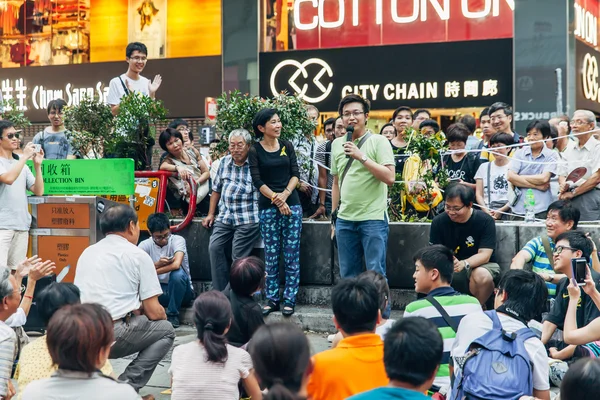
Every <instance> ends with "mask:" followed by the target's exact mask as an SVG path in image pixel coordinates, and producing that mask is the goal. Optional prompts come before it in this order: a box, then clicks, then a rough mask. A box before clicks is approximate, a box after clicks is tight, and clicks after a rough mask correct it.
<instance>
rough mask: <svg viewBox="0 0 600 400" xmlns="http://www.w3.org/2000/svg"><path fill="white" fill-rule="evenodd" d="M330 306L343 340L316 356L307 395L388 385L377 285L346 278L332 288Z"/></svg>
mask: <svg viewBox="0 0 600 400" xmlns="http://www.w3.org/2000/svg"><path fill="white" fill-rule="evenodd" d="M331 306H332V308H333V316H334V317H333V322H334V324H335V326H336V328H337V329H338V330H339V331H340V332H341V333H342V335H343V336H344V339H342V341H341V342H340V343H339V344H338V346H337V347H336V348H334V349H330V350H327V351H324V352H322V353H319V354H316V355H315V356H314V357H313V372H312V374H311V375H310V378H309V381H308V387H307V392H308V398H310V399H312V400H342V399H346V398H348V397H349V396H352V395H355V394H358V393H362V392H365V391H367V390H371V389H375V388H378V387H381V386H385V385H387V384H388V378H387V376H386V373H385V368H384V366H383V342H382V341H381V338H380V337H379V335H377V334H376V333H375V327H376V326H377V323H378V322H379V321H380V320H381V312H380V311H379V294H378V293H377V288H376V287H375V284H374V283H373V282H370V281H368V280H364V279H362V280H361V279H358V278H348V279H344V280H342V281H340V282H339V283H338V284H337V285H336V286H335V287H334V288H333V291H332V293H331ZM432 372H433V371H432Z"/></svg>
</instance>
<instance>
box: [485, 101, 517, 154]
mask: <svg viewBox="0 0 600 400" xmlns="http://www.w3.org/2000/svg"><path fill="white" fill-rule="evenodd" d="M489 115H490V121H491V123H492V127H493V128H494V129H495V130H496V133H508V134H509V135H510V136H512V137H513V139H514V141H515V144H516V143H523V138H522V137H521V136H519V134H518V133H517V132H514V131H513V130H512V120H513V111H512V108H511V107H510V106H509V105H508V104H506V103H502V102H500V101H499V102H497V103H494V104H492V105H491V106H490V109H489Z"/></svg>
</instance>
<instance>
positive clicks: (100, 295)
mask: <svg viewBox="0 0 600 400" xmlns="http://www.w3.org/2000/svg"><path fill="white" fill-rule="evenodd" d="M100 230H101V231H102V233H103V234H104V235H106V237H105V238H104V239H102V240H101V241H99V242H98V243H96V244H94V245H92V246H90V247H88V248H87V249H85V251H84V252H83V253H82V254H81V256H80V257H79V261H78V262H77V270H76V272H75V285H77V286H78V287H79V289H80V290H81V302H82V303H98V304H101V305H103V306H104V307H105V308H106V309H107V310H108V312H109V313H110V315H111V316H112V318H113V321H114V323H115V327H114V330H115V340H116V342H115V344H114V345H113V347H112V349H111V352H110V358H121V357H125V356H128V355H131V354H134V353H138V352H139V354H138V355H137V357H136V358H135V359H134V360H133V361H132V362H131V363H130V364H129V365H128V366H127V368H126V369H125V371H124V372H123V373H122V374H121V376H119V379H120V380H122V381H126V382H128V383H129V384H130V385H131V386H133V388H134V389H135V390H137V391H139V390H140V388H142V387H143V386H144V385H146V383H148V381H149V380H150V377H151V376H152V373H153V372H154V369H155V368H156V366H157V365H158V363H159V362H160V361H161V360H162V358H163V357H164V356H165V355H166V354H167V352H168V351H169V350H170V349H171V346H172V345H173V341H174V340H175V330H174V329H173V326H171V324H170V323H169V322H168V321H167V320H166V318H167V316H166V313H165V310H164V308H163V307H162V306H161V305H160V303H159V301H158V296H160V295H161V294H162V290H161V287H160V283H159V281H158V276H157V275H156V269H155V267H154V263H153V262H152V259H151V258H150V256H149V255H148V254H146V253H145V252H144V251H143V250H141V249H139V248H138V247H137V246H136V244H137V242H138V240H139V236H140V226H139V223H138V217H137V215H136V213H135V211H134V210H133V209H132V208H131V207H128V206H125V205H119V206H115V207H111V208H109V209H108V210H106V211H105V212H104V214H103V215H102V216H101V218H100Z"/></svg>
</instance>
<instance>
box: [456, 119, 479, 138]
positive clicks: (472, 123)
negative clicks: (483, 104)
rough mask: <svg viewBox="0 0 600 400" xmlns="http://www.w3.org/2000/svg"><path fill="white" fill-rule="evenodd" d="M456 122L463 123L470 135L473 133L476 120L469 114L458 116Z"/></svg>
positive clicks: (475, 128) (475, 127)
mask: <svg viewBox="0 0 600 400" xmlns="http://www.w3.org/2000/svg"><path fill="white" fill-rule="evenodd" d="M458 122H460V123H461V124H463V125H465V126H466V127H467V129H468V130H469V132H471V135H472V134H474V133H475V130H477V121H475V117H473V116H472V115H470V114H466V115H463V116H462V117H460V119H459V120H458Z"/></svg>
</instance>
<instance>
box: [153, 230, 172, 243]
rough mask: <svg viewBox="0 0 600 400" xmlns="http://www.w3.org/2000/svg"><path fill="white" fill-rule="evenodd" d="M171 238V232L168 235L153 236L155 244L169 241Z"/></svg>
mask: <svg viewBox="0 0 600 400" xmlns="http://www.w3.org/2000/svg"><path fill="white" fill-rule="evenodd" d="M170 237H171V232H169V233H166V234H164V235H157V236H154V235H152V240H154V241H155V242H157V241H161V240H167V239H169V238H170Z"/></svg>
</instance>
